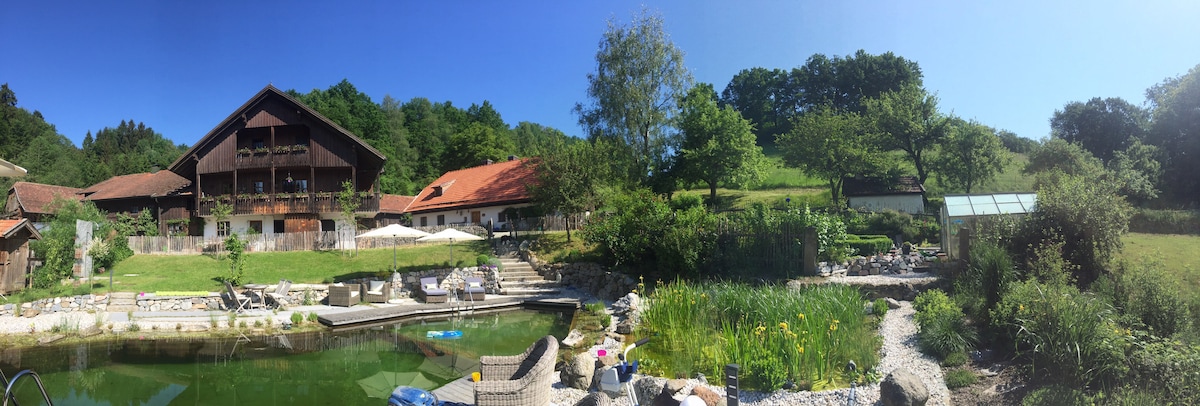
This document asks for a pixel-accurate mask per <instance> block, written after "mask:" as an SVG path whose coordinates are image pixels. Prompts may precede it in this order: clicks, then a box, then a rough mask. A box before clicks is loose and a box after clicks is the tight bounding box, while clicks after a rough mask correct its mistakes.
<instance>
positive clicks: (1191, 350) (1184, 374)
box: [1129, 337, 1200, 405]
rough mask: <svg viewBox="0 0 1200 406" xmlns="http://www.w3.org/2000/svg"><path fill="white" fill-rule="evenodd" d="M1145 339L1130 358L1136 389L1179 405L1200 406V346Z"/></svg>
mask: <svg viewBox="0 0 1200 406" xmlns="http://www.w3.org/2000/svg"><path fill="white" fill-rule="evenodd" d="M1144 339H1145V340H1144V341H1142V342H1140V343H1139V345H1137V346H1135V347H1134V350H1133V351H1132V352H1131V353H1130V356H1129V365H1130V374H1129V375H1130V376H1129V377H1130V379H1131V381H1132V383H1133V384H1134V386H1135V387H1137V388H1141V389H1145V390H1148V391H1150V392H1152V393H1154V394H1156V395H1157V396H1158V397H1159V398H1161V399H1162V400H1164V401H1167V402H1170V403H1174V404H1177V405H1196V404H1200V346H1198V345H1187V344H1184V343H1180V342H1176V341H1170V340H1166V339H1160V338H1154V337H1144ZM1167 402H1164V404H1166V403H1167Z"/></svg>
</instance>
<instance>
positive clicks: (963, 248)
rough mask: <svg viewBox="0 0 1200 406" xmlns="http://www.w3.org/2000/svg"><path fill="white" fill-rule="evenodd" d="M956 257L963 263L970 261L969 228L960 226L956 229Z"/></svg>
mask: <svg viewBox="0 0 1200 406" xmlns="http://www.w3.org/2000/svg"><path fill="white" fill-rule="evenodd" d="M958 258H959V259H961V260H962V261H963V262H964V263H970V262H971V229H970V228H967V227H962V228H959V229H958Z"/></svg>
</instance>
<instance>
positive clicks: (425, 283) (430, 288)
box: [417, 277, 450, 303]
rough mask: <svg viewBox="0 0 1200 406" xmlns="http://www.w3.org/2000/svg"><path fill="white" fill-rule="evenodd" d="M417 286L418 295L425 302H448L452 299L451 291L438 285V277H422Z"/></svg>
mask: <svg viewBox="0 0 1200 406" xmlns="http://www.w3.org/2000/svg"><path fill="white" fill-rule="evenodd" d="M417 288H418V289H417V296H418V297H420V298H421V300H422V301H424V302H425V303H446V302H447V301H449V299H450V292H448V291H446V290H445V289H442V288H441V286H440V285H438V281H437V278H434V277H429V278H421V286H418V287H417Z"/></svg>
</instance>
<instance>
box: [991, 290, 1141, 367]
mask: <svg viewBox="0 0 1200 406" xmlns="http://www.w3.org/2000/svg"><path fill="white" fill-rule="evenodd" d="M1114 316H1115V312H1113V309H1112V307H1111V306H1110V305H1109V304H1108V303H1106V302H1104V301H1102V300H1099V299H1098V298H1096V297H1095V296H1093V295H1091V294H1084V293H1080V292H1079V290H1078V289H1076V288H1075V287H1074V286H1071V285H1047V284H1043V283H1041V282H1038V281H1034V280H1030V281H1024V282H1017V283H1014V284H1012V286H1011V290H1010V291H1009V293H1008V294H1006V295H1005V296H1004V298H1003V299H1001V301H1000V303H999V304H998V305H997V306H996V308H995V309H992V312H991V323H992V326H993V328H994V329H995V330H996V331H997V332H998V333H999V335H1000V337H1001V340H1000V341H999V344H1002V345H1007V346H1010V347H1009V349H1010V350H1013V351H1016V352H1017V353H1018V354H1023V355H1027V356H1029V357H1030V358H1031V359H1032V361H1033V368H1034V372H1035V373H1036V372H1038V371H1042V372H1044V374H1045V375H1047V376H1056V377H1061V378H1063V379H1064V380H1066V381H1068V382H1071V383H1076V384H1081V385H1088V384H1091V383H1093V382H1096V381H1100V380H1105V379H1110V378H1114V377H1118V376H1121V375H1122V374H1123V373H1124V368H1125V367H1124V364H1125V352H1124V348H1125V344H1126V343H1127V342H1128V335H1127V330H1125V329H1122V328H1121V327H1120V326H1119V325H1118V324H1117V323H1116V322H1115V320H1114Z"/></svg>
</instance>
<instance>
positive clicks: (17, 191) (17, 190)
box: [11, 182, 81, 214]
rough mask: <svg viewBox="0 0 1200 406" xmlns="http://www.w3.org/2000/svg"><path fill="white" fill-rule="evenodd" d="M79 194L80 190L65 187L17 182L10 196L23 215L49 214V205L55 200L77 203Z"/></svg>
mask: <svg viewBox="0 0 1200 406" xmlns="http://www.w3.org/2000/svg"><path fill="white" fill-rule="evenodd" d="M80 192H81V189H77V188H73V187H67V186H58V185H45V184H41V183H32V182H17V183H14V184H13V186H12V193H11V194H12V195H13V196H14V197H15V198H16V199H17V204H19V205H20V207H21V210H22V211H24V212H25V213H35V214H51V211H50V203H51V202H53V201H54V199H55V198H63V199H67V200H76V201H78V200H80V196H79V193H80Z"/></svg>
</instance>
